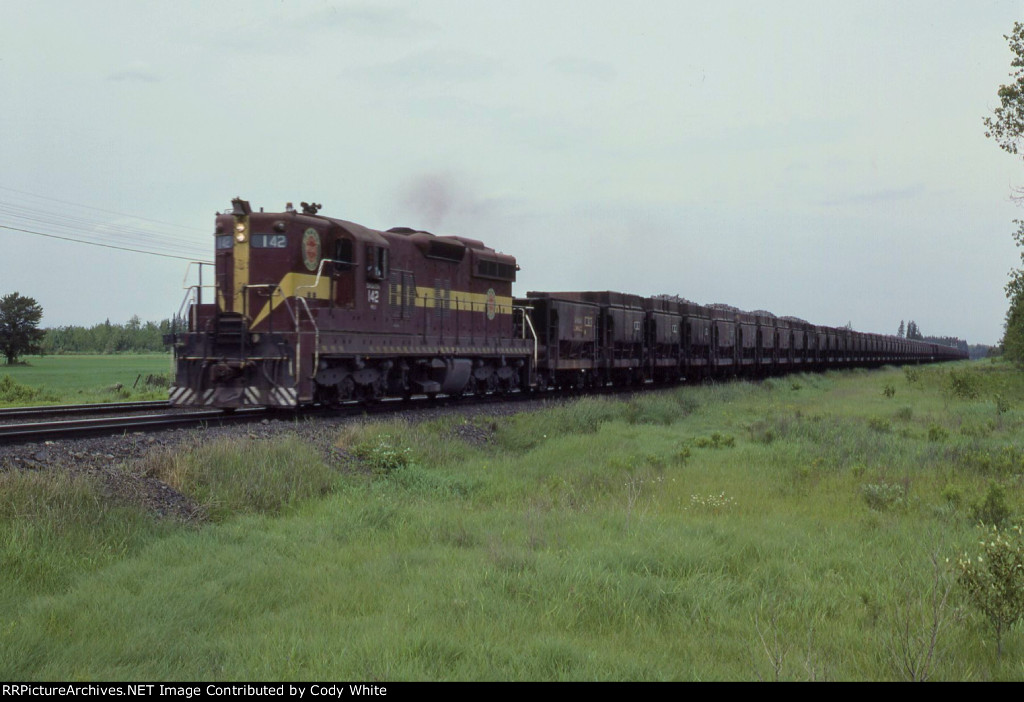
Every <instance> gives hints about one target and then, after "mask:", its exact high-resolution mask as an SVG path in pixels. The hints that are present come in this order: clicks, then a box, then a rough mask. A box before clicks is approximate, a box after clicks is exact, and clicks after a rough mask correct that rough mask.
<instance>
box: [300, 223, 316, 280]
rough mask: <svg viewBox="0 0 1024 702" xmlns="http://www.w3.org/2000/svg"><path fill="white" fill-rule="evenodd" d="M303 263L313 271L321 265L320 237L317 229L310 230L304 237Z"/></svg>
mask: <svg viewBox="0 0 1024 702" xmlns="http://www.w3.org/2000/svg"><path fill="white" fill-rule="evenodd" d="M302 261H303V263H305V264H306V268H307V269H309V270H311V271H315V270H316V267H317V266H318V265H319V264H320V235H319V234H317V231H316V229H313V228H309V229H307V230H306V233H305V234H303V235H302Z"/></svg>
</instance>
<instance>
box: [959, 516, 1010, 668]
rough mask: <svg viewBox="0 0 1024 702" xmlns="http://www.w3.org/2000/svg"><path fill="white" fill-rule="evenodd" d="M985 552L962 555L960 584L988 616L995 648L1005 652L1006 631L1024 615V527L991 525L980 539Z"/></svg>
mask: <svg viewBox="0 0 1024 702" xmlns="http://www.w3.org/2000/svg"><path fill="white" fill-rule="evenodd" d="M981 549H982V555H980V556H978V557H977V558H971V557H970V556H968V555H967V554H964V555H962V556H961V557H960V560H959V566H960V578H959V581H958V582H959V583H960V586H961V587H962V588H963V589H964V590H965V591H966V593H967V597H968V599H970V601H971V604H973V605H974V606H975V607H977V608H978V609H979V610H981V612H982V613H983V614H984V615H985V617H986V618H988V621H989V623H990V624H991V625H992V628H993V629H994V631H995V635H996V650H997V652H998V655H999V656H1002V654H1003V633H1004V632H1006V631H1007V630H1009V628H1010V627H1012V626H1013V625H1014V624H1015V623H1017V621H1019V620H1020V618H1021V617H1022V616H1024V538H1022V536H1021V528H1020V527H1019V526H1018V527H1014V528H1013V529H1012V530H1003V529H1000V528H999V527H997V526H992V527H990V528H989V531H988V533H987V534H986V535H985V538H984V539H982V541H981Z"/></svg>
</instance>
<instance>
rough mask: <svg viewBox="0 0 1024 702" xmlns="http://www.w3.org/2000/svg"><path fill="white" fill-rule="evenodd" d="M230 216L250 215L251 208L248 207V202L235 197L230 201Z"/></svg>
mask: <svg viewBox="0 0 1024 702" xmlns="http://www.w3.org/2000/svg"><path fill="white" fill-rule="evenodd" d="M231 214H234V215H251V214H252V208H251V207H249V201H248V200H243V199H242V198H240V197H236V198H235V199H234V200H232V201H231Z"/></svg>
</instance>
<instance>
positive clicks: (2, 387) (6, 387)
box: [0, 375, 57, 403]
mask: <svg viewBox="0 0 1024 702" xmlns="http://www.w3.org/2000/svg"><path fill="white" fill-rule="evenodd" d="M56 401H57V397H56V396H55V395H54V394H53V393H51V392H47V391H46V390H44V389H42V388H33V387H30V386H28V385H22V384H21V383H19V382H17V381H15V380H14V378H12V377H11V376H9V375H5V376H3V377H2V378H0V402H6V403H22V402H56Z"/></svg>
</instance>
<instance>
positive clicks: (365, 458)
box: [352, 434, 412, 472]
mask: <svg viewBox="0 0 1024 702" xmlns="http://www.w3.org/2000/svg"><path fill="white" fill-rule="evenodd" d="M396 443H397V442H396V441H395V440H394V439H393V438H392V437H391V435H390V434H377V435H376V436H375V437H374V438H373V439H370V440H368V441H364V442H362V443H358V444H356V445H355V446H353V447H352V455H354V456H355V457H356V458H358V459H359V460H361V461H362V462H363V463H365V464H367V465H368V466H369V467H370V468H372V469H373V470H377V471H384V472H387V471H392V470H397V469H399V468H405V467H406V466H407V465H409V462H410V458H409V454H410V453H412V449H409V448H401V447H399V446H397V445H396Z"/></svg>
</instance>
